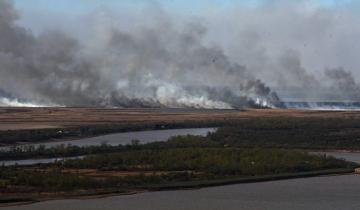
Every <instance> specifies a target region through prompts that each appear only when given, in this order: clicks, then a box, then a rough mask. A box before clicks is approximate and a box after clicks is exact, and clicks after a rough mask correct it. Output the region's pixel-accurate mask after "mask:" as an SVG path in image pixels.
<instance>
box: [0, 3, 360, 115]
mask: <svg viewBox="0 0 360 210" xmlns="http://www.w3.org/2000/svg"><path fill="white" fill-rule="evenodd" d="M264 2H265V3H263V4H262V5H261V6H258V7H234V8H230V9H226V11H222V12H221V11H220V12H214V13H211V12H209V13H205V14H204V13H203V14H199V16H200V17H187V16H186V17H184V16H181V15H178V14H171V15H170V14H168V13H167V12H166V11H165V10H163V9H161V8H159V7H158V5H152V6H151V7H150V9H149V10H144V11H142V12H140V13H136V12H134V14H132V12H126V11H112V10H110V9H104V8H102V9H99V10H98V11H94V12H92V13H91V14H88V15H84V16H82V17H80V18H73V19H67V18H68V17H66V15H63V16H61V17H60V18H58V17H56V16H55V15H54V17H50V16H49V17H48V16H46V18H44V17H43V16H41V15H40V16H39V17H40V18H38V19H36V18H35V17H34V14H31V16H29V14H26V13H25V14H22V13H19V12H18V11H17V10H16V8H14V5H13V3H12V1H10V0H0V32H1V36H0V105H14V104H20V105H29V106H31V105H34V104H42V105H58V106H115V107H197V108H243V107H281V106H282V102H281V99H284V100H285V101H286V100H299V101H322V100H325V101H327V100H329V101H343V100H344V101H345V100H349V99H351V100H360V95H359V93H358V92H359V90H360V89H359V87H360V85H359V84H358V82H357V81H358V79H357V78H358V77H359V76H360V73H357V72H356V70H357V67H358V66H359V65H360V59H358V58H357V56H356V55H358V54H360V44H359V43H357V42H354V40H357V37H359V36H360V28H358V23H360V16H359V15H357V14H358V13H357V11H356V6H357V4H356V3H349V5H344V6H341V7H340V6H339V7H323V6H314V5H315V4H314V2H315V1H312V0H299V1H285V0H275V1H274V0H273V1H264ZM118 13H123V14H118ZM35 16H36V15H35ZM34 18H35V19H34ZM39 19H41V20H42V22H41V24H37V22H38V21H34V20H39ZM46 19H48V20H46ZM20 23H22V24H20ZM24 23H25V24H24ZM58 23H59V24H58ZM64 23H66V24H64ZM24 25H27V26H26V27H25V26H24ZM40 25H41V26H40ZM54 25H55V27H54ZM33 28H34V29H35V31H34V32H32V31H31V30H32V29H33ZM39 28H40V29H39ZM279 98H280V99H279Z"/></svg>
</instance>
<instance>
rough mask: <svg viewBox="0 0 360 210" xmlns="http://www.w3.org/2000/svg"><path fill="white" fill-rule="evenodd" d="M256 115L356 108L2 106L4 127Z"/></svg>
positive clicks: (333, 114) (343, 113)
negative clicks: (225, 108)
mask: <svg viewBox="0 0 360 210" xmlns="http://www.w3.org/2000/svg"><path fill="white" fill-rule="evenodd" d="M253 117H327V118H336V117H351V118H360V112H356V111H309V110H286V109H246V110H196V109H115V108H114V109H111V108H0V131H1V130H22V129H42V128H64V127H80V126H86V125H101V124H122V123H139V124H141V123H174V122H186V121H209V120H212V121H227V120H237V119H244V118H253Z"/></svg>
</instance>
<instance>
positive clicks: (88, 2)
mask: <svg viewBox="0 0 360 210" xmlns="http://www.w3.org/2000/svg"><path fill="white" fill-rule="evenodd" d="M290 1H291V0H290ZM294 1H296V0H294ZM15 2H16V6H17V8H19V9H21V10H25V11H26V10H28V11H42V10H43V11H52V12H72V13H79V12H80V13H81V12H88V11H91V10H94V9H96V8H98V7H109V8H112V9H114V10H117V9H122V8H124V7H126V8H139V7H142V6H143V5H146V4H147V3H150V2H151V3H154V2H156V3H158V4H160V5H161V6H162V7H164V8H166V9H169V10H172V11H176V12H179V13H187V12H189V11H190V12H194V13H199V12H201V11H204V10H205V11H206V10H209V9H227V8H233V7H239V6H240V7H256V6H259V5H262V4H267V3H269V2H274V0H196V1H194V0H157V1H154V0H120V1H119V0H105V1H104V0H60V1H59V0H31V1H28V0H15ZM308 2H309V4H311V5H314V6H324V7H336V6H341V5H346V4H349V3H351V2H354V0H309V1H308Z"/></svg>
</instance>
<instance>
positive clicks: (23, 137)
mask: <svg viewBox="0 0 360 210" xmlns="http://www.w3.org/2000/svg"><path fill="white" fill-rule="evenodd" d="M236 122H237V121H231V120H224V121H211V120H209V121H183V122H173V123H169V122H163V123H161V122H157V123H148V122H137V123H123V124H104V125H88V126H81V127H67V128H46V129H28V130H6V131H0V145H1V144H2V145H16V144H17V143H18V142H21V143H24V142H25V143H36V142H46V141H50V140H52V139H64V138H83V137H88V136H98V135H105V134H111V133H121V132H131V131H144V130H163V129H179V128H205V127H220V126H227V125H234V124H236Z"/></svg>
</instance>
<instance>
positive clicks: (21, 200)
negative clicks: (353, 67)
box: [0, 169, 354, 207]
mask: <svg viewBox="0 0 360 210" xmlns="http://www.w3.org/2000/svg"><path fill="white" fill-rule="evenodd" d="M353 173H354V169H332V170H319V171H312V172H302V173H290V174H278V175H267V176H254V177H247V178H243V177H241V178H231V179H219V180H211V181H195V182H183V183H181V182H179V183H172V184H167V185H153V186H148V187H147V188H146V189H143V190H133V191H128V192H123V191H119V190H109V191H102V192H101V191H95V192H94V191H87V192H86V191H83V192H81V193H80V194H74V193H56V194H53V195H52V194H50V193H46V194H44V195H42V194H38V193H37V194H34V195H32V196H29V197H24V196H23V195H22V196H19V197H12V198H11V197H8V198H4V197H6V195H5V196H4V195H3V196H2V198H0V207H10V206H20V205H29V204H33V203H37V202H44V201H50V200H63V199H85V200H87V199H99V198H106V197H113V196H124V195H134V194H139V193H144V192H156V191H169V190H171V191H174V190H184V189H187V190H191V189H199V188H205V187H216V186H225V185H233V184H244V183H258V182H269V181H278V180H288V179H298V178H310V177H317V176H340V175H349V174H353Z"/></svg>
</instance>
